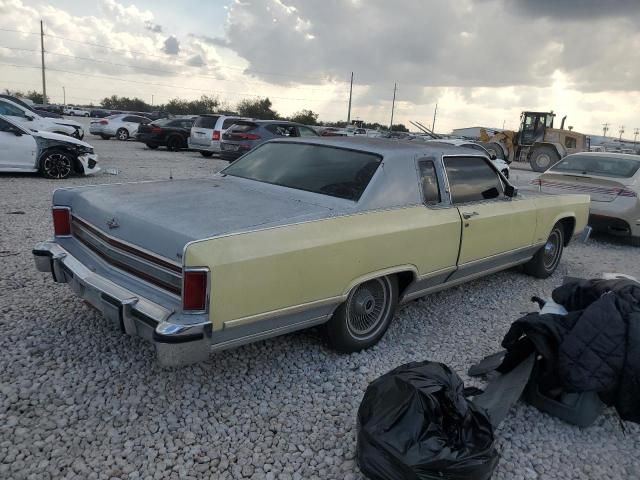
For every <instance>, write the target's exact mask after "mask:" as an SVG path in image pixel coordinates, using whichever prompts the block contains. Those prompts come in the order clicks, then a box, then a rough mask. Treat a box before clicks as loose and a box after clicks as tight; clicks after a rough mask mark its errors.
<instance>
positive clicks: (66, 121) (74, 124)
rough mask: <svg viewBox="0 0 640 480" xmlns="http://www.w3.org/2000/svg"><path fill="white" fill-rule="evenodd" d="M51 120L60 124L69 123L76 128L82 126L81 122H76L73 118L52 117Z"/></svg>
mask: <svg viewBox="0 0 640 480" xmlns="http://www.w3.org/2000/svg"><path fill="white" fill-rule="evenodd" d="M52 120H53V121H54V122H55V123H58V124H60V125H70V126H72V127H76V128H83V127H82V124H80V123H79V122H76V121H75V120H67V119H66V118H52Z"/></svg>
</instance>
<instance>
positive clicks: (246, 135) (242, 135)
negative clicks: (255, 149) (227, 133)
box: [233, 133, 260, 140]
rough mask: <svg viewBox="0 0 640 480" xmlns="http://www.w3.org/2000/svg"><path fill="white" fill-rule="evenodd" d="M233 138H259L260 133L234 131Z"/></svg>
mask: <svg viewBox="0 0 640 480" xmlns="http://www.w3.org/2000/svg"><path fill="white" fill-rule="evenodd" d="M233 136H234V140H260V135H256V134H255V133H234V134H233Z"/></svg>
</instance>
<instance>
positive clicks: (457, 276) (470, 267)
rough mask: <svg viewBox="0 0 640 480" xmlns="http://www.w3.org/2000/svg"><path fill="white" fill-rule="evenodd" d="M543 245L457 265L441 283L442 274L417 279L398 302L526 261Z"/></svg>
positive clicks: (422, 295) (407, 300)
mask: <svg viewBox="0 0 640 480" xmlns="http://www.w3.org/2000/svg"><path fill="white" fill-rule="evenodd" d="M543 245H544V244H536V245H532V246H530V247H525V248H520V249H517V250H513V251H510V252H506V253H502V254H499V255H493V256H491V257H488V258H483V259H480V260H474V261H473V262H469V263H465V264H462V265H460V266H458V268H456V269H454V270H453V272H450V273H449V274H446V275H445V276H444V280H443V281H442V282H441V283H438V282H439V281H440V280H441V279H443V275H442V274H440V275H437V276H433V277H428V278H426V279H425V280H419V281H417V282H415V283H414V284H413V285H410V286H409V287H408V288H407V291H406V292H405V294H404V295H403V297H402V299H401V300H400V303H407V302H409V301H411V300H415V299H416V298H420V297H424V296H425V295H428V294H430V293H435V292H438V291H440V290H444V289H446V288H449V287H454V286H456V285H459V284H461V283H465V282H469V281H471V280H475V279H477V278H480V277H483V276H485V275H490V274H492V273H496V272H499V271H501V270H506V269H507V268H511V267H515V266H516V265H521V264H523V263H526V262H528V261H529V260H530V259H531V258H532V257H533V256H534V255H535V253H536V251H537V250H538V249H540V248H541V247H542V246H543Z"/></svg>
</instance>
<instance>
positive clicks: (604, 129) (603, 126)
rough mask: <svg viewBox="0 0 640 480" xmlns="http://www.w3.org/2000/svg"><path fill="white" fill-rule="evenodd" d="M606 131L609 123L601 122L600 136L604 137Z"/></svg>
mask: <svg viewBox="0 0 640 480" xmlns="http://www.w3.org/2000/svg"><path fill="white" fill-rule="evenodd" d="M608 131H609V124H608V123H603V124H602V136H603V137H606V136H607V132H608Z"/></svg>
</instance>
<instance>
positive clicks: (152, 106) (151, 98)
mask: <svg viewBox="0 0 640 480" xmlns="http://www.w3.org/2000/svg"><path fill="white" fill-rule="evenodd" d="M151 106H152V107H153V93H152V94H151Z"/></svg>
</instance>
